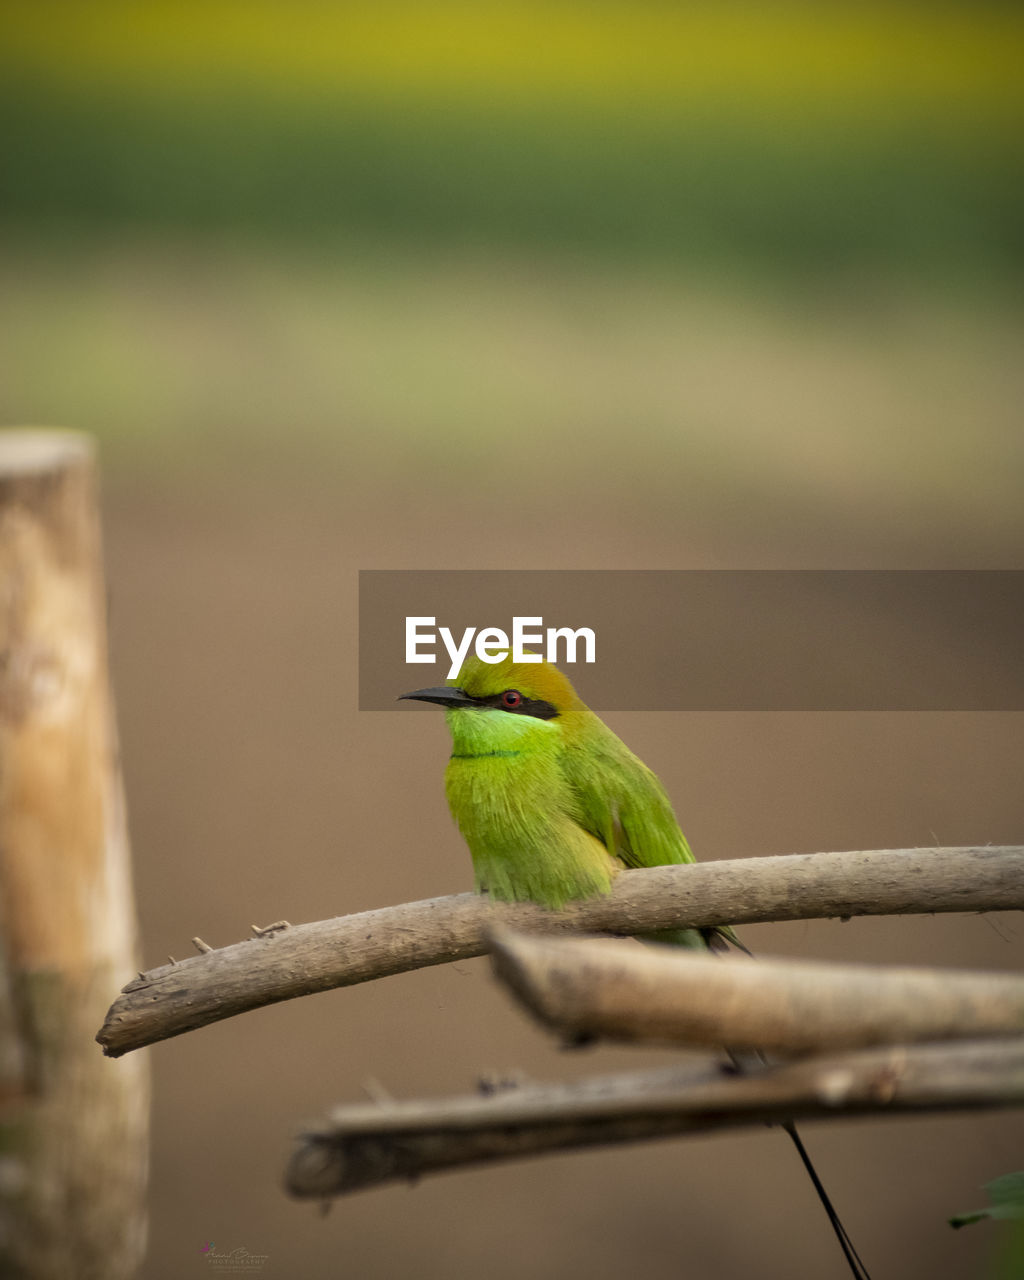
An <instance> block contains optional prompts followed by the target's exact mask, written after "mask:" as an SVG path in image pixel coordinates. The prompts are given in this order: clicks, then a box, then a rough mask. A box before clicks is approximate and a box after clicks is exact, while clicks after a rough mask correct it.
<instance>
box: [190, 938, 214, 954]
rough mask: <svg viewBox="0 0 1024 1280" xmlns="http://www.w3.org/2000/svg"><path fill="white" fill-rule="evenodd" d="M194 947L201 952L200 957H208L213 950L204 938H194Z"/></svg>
mask: <svg viewBox="0 0 1024 1280" xmlns="http://www.w3.org/2000/svg"><path fill="white" fill-rule="evenodd" d="M192 945H193V946H194V947H195V949H196V950H197V951H198V952H199V954H200V955H206V953H207V952H208V951H212V950H213V947H211V946H210V944H209V943H208V942H204V941H203V940H202V938H193V939H192Z"/></svg>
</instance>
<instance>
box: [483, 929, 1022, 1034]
mask: <svg viewBox="0 0 1024 1280" xmlns="http://www.w3.org/2000/svg"><path fill="white" fill-rule="evenodd" d="M491 954H492V957H493V963H494V969H495V972H496V974H497V975H498V977H499V978H501V979H502V980H503V981H504V982H505V983H506V984H507V985H508V986H509V987H510V988H511V990H512V991H513V992H515V994H516V995H517V996H518V997H519V998H520V1000H521V1001H522V1002H523V1004H525V1005H526V1007H527V1008H528V1009H529V1010H530V1012H531V1013H533V1014H534V1015H535V1016H536V1017H537V1018H538V1019H539V1020H540V1021H541V1022H543V1023H545V1025H547V1026H548V1027H550V1028H552V1029H554V1030H555V1031H557V1032H558V1033H559V1034H560V1035H562V1036H564V1037H565V1038H566V1039H567V1040H570V1041H572V1040H576V1039H580V1038H583V1039H591V1038H596V1039H603V1040H625V1041H638V1042H642V1043H645V1044H650V1043H657V1044H674V1045H689V1046H704V1047H709V1048H719V1047H721V1046H723V1045H728V1046H729V1048H730V1049H737V1050H742V1049H755V1050H769V1051H772V1052H774V1053H779V1054H786V1055H793V1054H806V1053H827V1052H834V1051H836V1050H840V1049H861V1048H869V1047H874V1046H877V1045H884V1044H910V1043H915V1042H920V1041H937V1040H976V1039H980V1038H985V1037H989V1036H1017V1037H1022V1036H1024V978H1022V977H1018V976H1017V975H1016V974H1004V973H971V972H966V971H963V970H956V969H932V968H928V969H925V968H910V967H893V966H882V965H870V964H823V963H820V962H816V961H807V960H777V959H771V958H762V959H758V960H751V959H749V958H748V957H747V956H740V955H729V956H712V955H707V954H705V953H698V952H692V951H686V950H683V949H681V948H678V947H649V946H642V945H641V944H640V943H637V942H632V941H630V940H627V939H624V938H615V939H610V938H596V939H566V938H548V937H538V936H537V935H536V934H520V933H513V932H512V931H511V930H508V929H499V930H495V931H494V933H493V934H492V937H491Z"/></svg>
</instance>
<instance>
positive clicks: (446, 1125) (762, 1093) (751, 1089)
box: [285, 1038, 1024, 1199]
mask: <svg viewBox="0 0 1024 1280" xmlns="http://www.w3.org/2000/svg"><path fill="white" fill-rule="evenodd" d="M1021 1105H1024V1038H1018V1039H1015V1040H1003V1041H965V1042H962V1043H958V1044H943V1045H916V1046H912V1047H896V1048H887V1049H864V1050H859V1051H857V1052H852V1053H846V1054H841V1055H835V1056H831V1057H822V1058H811V1059H805V1060H803V1061H799V1062H792V1063H787V1064H785V1065H782V1066H775V1067H765V1068H763V1069H761V1070H758V1071H755V1072H752V1073H744V1074H742V1075H738V1074H725V1073H723V1071H722V1070H721V1068H719V1067H715V1066H702V1067H697V1068H694V1067H692V1066H691V1067H681V1068H670V1069H668V1070H663V1071H657V1072H648V1073H643V1074H630V1075H623V1076H611V1077H605V1078H603V1079H600V1078H599V1079H591V1080H587V1081H584V1082H582V1083H575V1084H560V1085H528V1086H524V1087H520V1088H513V1089H509V1090H507V1091H502V1092H499V1093H497V1094H496V1095H494V1096H489V1097H480V1096H466V1097H459V1098H447V1099H438V1100H436V1101H431V1102H385V1103H375V1104H373V1105H366V1104H363V1105H360V1106H351V1107H339V1108H337V1109H336V1110H335V1111H334V1112H332V1113H331V1115H329V1116H328V1117H327V1118H326V1120H324V1122H323V1123H322V1124H318V1125H316V1126H315V1127H313V1128H312V1129H310V1130H308V1131H307V1132H306V1133H305V1134H303V1135H302V1136H301V1138H300V1139H299V1142H298V1144H297V1146H296V1148H295V1150H294V1152H293V1154H292V1156H291V1159H290V1161H289V1163H288V1167H287V1171H286V1174H285V1184H286V1186H287V1188H288V1190H289V1191H290V1192H291V1194H292V1195H295V1196H310V1197H314V1198H318V1199H324V1198H326V1197H329V1196H337V1195H343V1194H345V1193H347V1192H352V1191H360V1190H363V1189H364V1188H367V1187H373V1186H378V1185H380V1184H381V1183H385V1182H394V1181H398V1180H402V1179H415V1178H419V1177H422V1176H423V1175H424V1174H429V1173H439V1172H443V1171H444V1170H446V1169H455V1168H460V1167H464V1166H466V1165H480V1164H493V1163H497V1162H500V1161H505V1160H514V1159H519V1158H521V1157H524V1156H535V1155H543V1154H545V1153H547V1152H552V1151H565V1150H571V1149H574V1148H580V1147H592V1146H597V1145H603V1144H608V1143H623V1142H643V1141H647V1140H650V1139H654V1138H669V1137H677V1136H681V1135H687V1134H699V1133H708V1132H710V1131H713V1130H719V1129H735V1128H740V1127H743V1126H752V1125H762V1124H779V1123H786V1122H789V1121H798V1120H812V1119H813V1120H824V1119H829V1120H832V1119H841V1118H852V1117H856V1116H866V1115H906V1114H912V1113H921V1112H926V1111H948V1110H960V1109H971V1108H985V1107H1004V1106H1021Z"/></svg>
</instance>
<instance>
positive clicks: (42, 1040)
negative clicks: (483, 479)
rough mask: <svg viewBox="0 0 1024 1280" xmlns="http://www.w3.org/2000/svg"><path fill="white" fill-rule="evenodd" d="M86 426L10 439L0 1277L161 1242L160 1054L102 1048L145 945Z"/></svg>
mask: <svg viewBox="0 0 1024 1280" xmlns="http://www.w3.org/2000/svg"><path fill="white" fill-rule="evenodd" d="M104 613H105V598H104V587H103V580H102V569H101V552H100V535H99V522H98V516H97V509H96V493H95V467H94V461H93V452H92V446H91V444H90V442H89V440H88V438H87V437H84V436H80V435H77V434H74V433H71V432H43V431H6V432H0V953H2V965H0V969H2V981H0V1022H2V1023H3V1030H4V1034H5V1048H4V1053H3V1057H2V1064H0V1081H2V1091H3V1096H2V1109H0V1141H2V1145H3V1152H4V1176H3V1178H2V1179H0V1273H2V1274H3V1275H4V1276H11V1277H19V1278H24V1280H29V1278H31V1280H65V1278H67V1280H71V1278H72V1277H74V1278H75V1280H83V1278H84V1280H89V1278H90V1277H97V1278H98V1277H104V1280H111V1278H113V1280H120V1278H121V1277H128V1276H131V1275H133V1274H134V1273H135V1271H136V1269H137V1266H138V1264H139V1262H140V1261H141V1258H142V1254H143V1250H144V1245H145V1210H144V1195H145V1184H146V1157H147V1129H148V1077H147V1065H146V1062H145V1059H144V1058H139V1059H138V1060H136V1061H134V1062H130V1063H116V1064H115V1063H111V1062H107V1061H105V1060H104V1059H103V1058H102V1056H101V1055H100V1054H98V1053H97V1052H96V1048H95V1044H94V1042H93V1034H94V1031H95V1026H96V1020H97V1019H98V1018H100V1017H102V1015H103V1011H104V1009H105V1007H106V1006H107V1004H108V1002H109V1000H110V995H111V993H112V992H113V991H115V990H116V987H117V982H118V981H119V980H123V976H122V975H123V974H124V972H125V968H126V966H129V965H131V964H132V960H133V956H134V954H135V925H134V909H133V903H132V896H131V883H130V871H129V856H128V842H127V835H126V826H125V817H124V803H123V796H122V790H121V780H120V773H119V767H118V756H117V741H116V734H115V729H114V722H113V714H112V708H111V698H110V688H109V681H108V674H107V655H106V629H105V625H104Z"/></svg>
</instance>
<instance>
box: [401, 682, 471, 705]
mask: <svg viewBox="0 0 1024 1280" xmlns="http://www.w3.org/2000/svg"><path fill="white" fill-rule="evenodd" d="M403 698H411V699H413V700H414V701H416V702H436V703H437V705H438V706H439V707H472V706H476V705H477V702H476V699H475V698H471V697H470V696H469V694H468V693H467V692H466V691H465V689H453V688H451V687H450V686H448V685H442V686H441V687H440V688H439V689H414V690H413V692H412V693H400V694H399V695H398V699H397V701H399V702H401V701H402V699H403Z"/></svg>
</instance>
